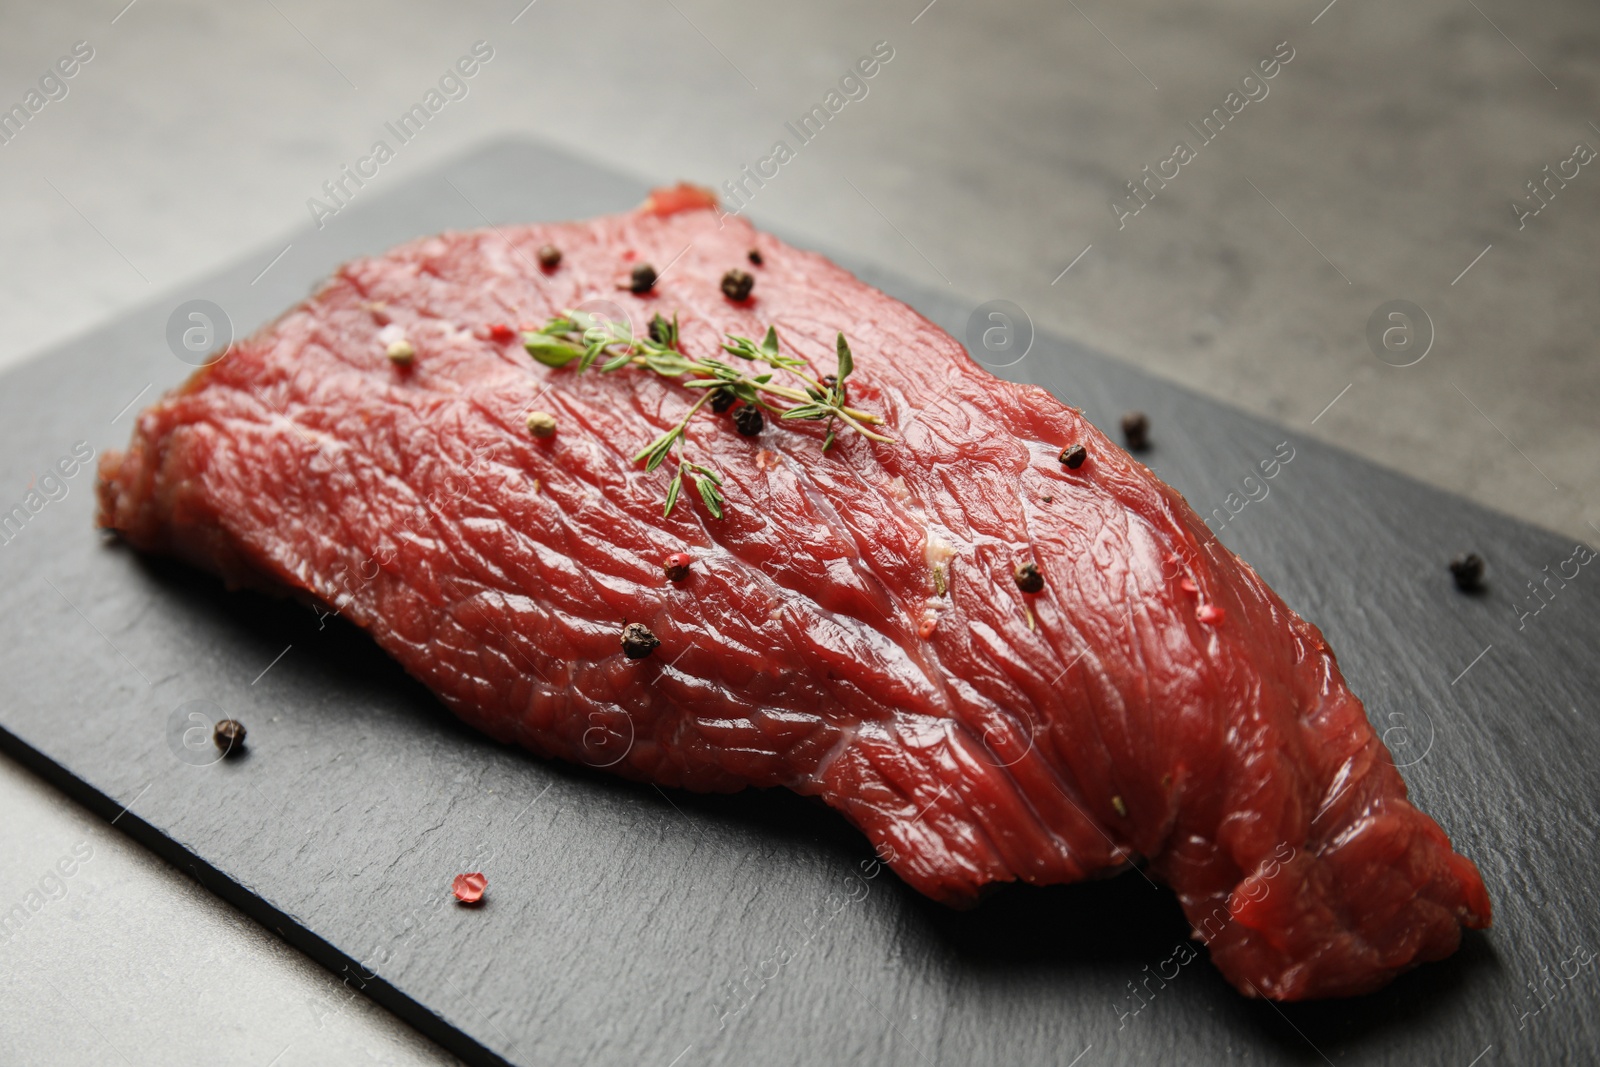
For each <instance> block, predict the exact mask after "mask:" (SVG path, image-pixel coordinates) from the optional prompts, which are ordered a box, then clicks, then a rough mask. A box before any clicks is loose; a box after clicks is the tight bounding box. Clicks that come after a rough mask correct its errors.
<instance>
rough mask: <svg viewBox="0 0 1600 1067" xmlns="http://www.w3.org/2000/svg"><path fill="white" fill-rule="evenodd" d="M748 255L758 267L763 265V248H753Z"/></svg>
mask: <svg viewBox="0 0 1600 1067" xmlns="http://www.w3.org/2000/svg"><path fill="white" fill-rule="evenodd" d="M748 255H749V259H750V262H751V263H753V264H754V265H755V266H757V267H759V266H761V250H760V249H759V248H752V249H751V250H750V252H749V253H748Z"/></svg>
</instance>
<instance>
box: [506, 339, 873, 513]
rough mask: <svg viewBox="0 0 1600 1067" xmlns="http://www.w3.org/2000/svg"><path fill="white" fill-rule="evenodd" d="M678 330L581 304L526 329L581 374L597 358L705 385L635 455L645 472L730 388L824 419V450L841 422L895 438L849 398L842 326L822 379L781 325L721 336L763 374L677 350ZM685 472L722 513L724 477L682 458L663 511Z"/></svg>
mask: <svg viewBox="0 0 1600 1067" xmlns="http://www.w3.org/2000/svg"><path fill="white" fill-rule="evenodd" d="M678 337H679V332H678V317H677V316H676V315H674V316H673V317H672V320H671V321H670V322H669V321H667V320H666V319H665V318H663V317H662V316H660V315H656V316H655V317H654V318H652V319H651V320H650V327H649V330H648V333H647V335H646V336H644V337H634V336H633V334H632V332H631V331H630V329H629V328H628V325H627V324H626V323H615V322H612V321H610V320H609V319H606V318H603V317H600V316H597V315H593V314H590V313H588V312H584V311H568V312H566V313H565V314H564V315H559V316H557V317H555V318H553V319H551V320H550V321H549V322H547V323H546V324H545V325H544V326H543V327H542V328H540V329H539V330H537V331H531V332H528V333H525V334H524V335H523V347H524V348H526V349H527V350H528V354H529V355H531V356H532V357H533V358H534V359H535V360H537V361H538V362H540V363H542V364H544V365H545V366H547V367H567V366H573V367H575V369H576V370H577V372H578V373H582V372H584V371H586V370H588V369H589V368H590V367H593V366H595V365H596V364H597V363H598V364H599V366H600V371H601V373H609V372H611V371H617V370H621V369H622V368H624V367H639V368H642V369H644V370H648V371H653V372H654V373H655V374H657V375H659V376H660V377H663V378H679V379H682V382H681V384H682V385H683V386H684V387H685V388H687V389H701V390H704V392H703V393H702V394H701V396H700V398H699V399H698V400H696V401H695V403H694V404H693V405H692V406H691V407H690V408H689V410H688V412H687V413H686V414H685V415H684V416H683V418H682V419H680V420H679V421H678V423H677V424H676V425H675V426H673V427H672V428H671V429H670V430H668V431H667V432H666V433H663V434H662V435H661V436H659V437H657V438H656V439H655V440H654V441H652V442H650V444H648V445H646V446H645V447H644V448H642V449H640V451H639V453H638V454H637V455H636V456H634V461H635V462H642V463H644V464H645V470H647V471H653V470H655V469H656V468H657V467H659V466H661V464H662V463H663V462H664V461H665V460H666V459H667V457H668V456H669V455H671V453H672V450H673V449H674V448H675V447H677V446H679V445H680V444H681V443H682V442H683V439H684V433H685V431H686V430H687V428H688V426H689V421H690V420H691V419H693V418H694V416H695V415H696V414H697V413H698V412H699V411H700V409H701V408H702V407H704V406H705V405H706V404H707V403H708V402H712V401H713V400H714V398H716V399H723V400H725V399H726V398H727V397H729V396H730V395H731V396H732V397H734V398H736V399H738V400H742V401H744V402H745V403H746V404H749V405H752V406H753V407H757V408H762V409H765V410H767V411H770V412H772V413H773V414H775V415H777V416H778V417H779V418H780V419H782V420H785V421H787V420H789V419H804V420H816V421H822V420H826V422H827V434H826V436H825V437H824V438H823V442H822V448H823V451H827V450H828V449H829V448H830V447H832V445H833V442H834V438H835V436H836V433H835V425H836V424H837V423H840V422H842V423H844V424H845V425H847V426H849V427H850V428H851V429H853V430H855V431H856V432H857V433H859V434H862V435H863V436H865V437H868V438H871V439H872V440H874V441H882V442H885V443H888V444H893V443H894V438H892V437H885V436H884V435H883V434H880V433H877V432H875V431H873V430H871V429H868V427H869V426H873V425H881V424H882V422H883V419H882V418H881V417H880V416H878V415H874V414H872V413H871V412H867V411H860V410H858V409H856V408H852V407H849V406H848V404H847V396H848V385H847V379H848V378H849V377H850V374H851V372H852V371H854V370H855V360H854V358H853V357H852V356H851V353H850V345H849V343H848V342H846V341H845V337H844V334H843V333H840V334H839V335H838V339H837V341H836V344H835V351H836V353H837V358H838V370H837V372H836V373H834V374H831V375H827V376H826V377H825V378H824V379H822V380H821V381H819V380H817V379H816V378H813V377H812V376H811V369H810V366H809V365H808V364H807V363H806V361H805V360H803V359H799V358H797V357H795V356H791V355H788V354H786V353H785V352H783V351H782V349H781V346H780V344H779V342H778V331H777V330H776V329H774V328H773V327H770V326H769V327H768V328H767V333H766V336H765V337H763V338H762V339H761V341H760V342H759V343H757V342H756V341H753V340H751V339H750V338H748V337H740V336H739V335H737V334H731V333H730V334H726V335H724V340H723V342H722V346H721V349H722V351H723V352H726V353H727V354H728V355H730V356H733V357H735V358H737V359H742V360H745V361H746V362H750V363H765V364H766V365H767V367H768V368H769V370H768V371H767V373H765V374H747V373H745V372H744V371H743V370H741V369H740V368H739V367H738V366H737V365H735V364H732V363H729V362H726V361H724V360H721V359H714V358H711V357H709V356H701V357H696V356H690V355H688V354H686V353H684V352H683V351H681V350H680V349H679V347H678ZM779 371H783V372H785V373H787V374H789V375H791V376H792V377H794V378H797V379H799V381H800V382H801V386H800V387H798V388H797V387H795V386H792V385H783V384H779V383H776V382H774V381H773V378H774V377H776V375H777V373H778V372H779ZM774 399H777V400H784V401H788V402H789V406H779V405H776V404H774V403H773V401H774ZM723 407H724V405H722V404H720V403H713V408H714V409H719V408H723ZM685 476H687V477H688V478H689V480H690V481H692V482H693V483H694V485H695V488H696V489H697V490H698V491H699V493H700V498H701V500H703V501H704V502H705V505H706V510H707V511H709V512H711V514H712V515H713V516H714V517H716V518H719V519H720V518H722V515H723V508H722V505H723V501H724V498H723V495H722V491H721V489H720V488H719V487H720V486H721V485H722V476H721V475H720V474H718V473H717V472H716V471H715V470H713V469H711V468H710V467H706V466H703V465H701V464H698V463H691V462H689V461H688V460H686V459H683V458H681V457H680V459H679V461H678V473H677V474H676V475H674V476H673V479H672V482H671V484H669V485H668V487H667V502H666V512H665V514H666V515H671V514H672V509H673V506H674V505H676V504H677V502H678V496H679V494H680V493H681V492H682V489H683V479H684V478H685Z"/></svg>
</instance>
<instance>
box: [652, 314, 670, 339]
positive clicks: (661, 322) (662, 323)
mask: <svg viewBox="0 0 1600 1067" xmlns="http://www.w3.org/2000/svg"><path fill="white" fill-rule="evenodd" d="M671 334H672V323H670V322H668V321H667V320H666V319H664V318H662V317H661V316H660V315H653V316H651V318H650V340H652V341H654V342H655V343H656V344H658V345H664V344H666V343H667V338H668V337H669V336H671Z"/></svg>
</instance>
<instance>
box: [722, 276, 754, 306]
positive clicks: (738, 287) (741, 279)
mask: <svg viewBox="0 0 1600 1067" xmlns="http://www.w3.org/2000/svg"><path fill="white" fill-rule="evenodd" d="M755 287H756V280H755V278H753V277H751V275H750V272H749V271H745V270H740V269H739V268H738V267H735V268H733V269H732V270H730V271H729V272H728V273H726V274H724V275H723V276H722V295H723V296H725V297H727V298H728V299H729V300H732V301H734V302H735V303H739V302H741V301H745V300H749V299H750V290H752V289H754V288H755Z"/></svg>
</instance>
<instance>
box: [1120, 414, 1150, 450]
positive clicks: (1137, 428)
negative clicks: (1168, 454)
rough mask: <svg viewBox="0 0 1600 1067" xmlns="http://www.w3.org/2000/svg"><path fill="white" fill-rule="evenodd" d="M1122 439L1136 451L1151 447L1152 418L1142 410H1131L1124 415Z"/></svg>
mask: <svg viewBox="0 0 1600 1067" xmlns="http://www.w3.org/2000/svg"><path fill="white" fill-rule="evenodd" d="M1122 439H1123V441H1125V442H1127V445H1128V448H1129V449H1130V450H1131V451H1134V452H1142V451H1143V450H1144V449H1146V448H1149V447H1150V420H1149V419H1148V418H1146V417H1145V413H1144V412H1142V411H1130V412H1128V413H1127V414H1126V415H1124V416H1122Z"/></svg>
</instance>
